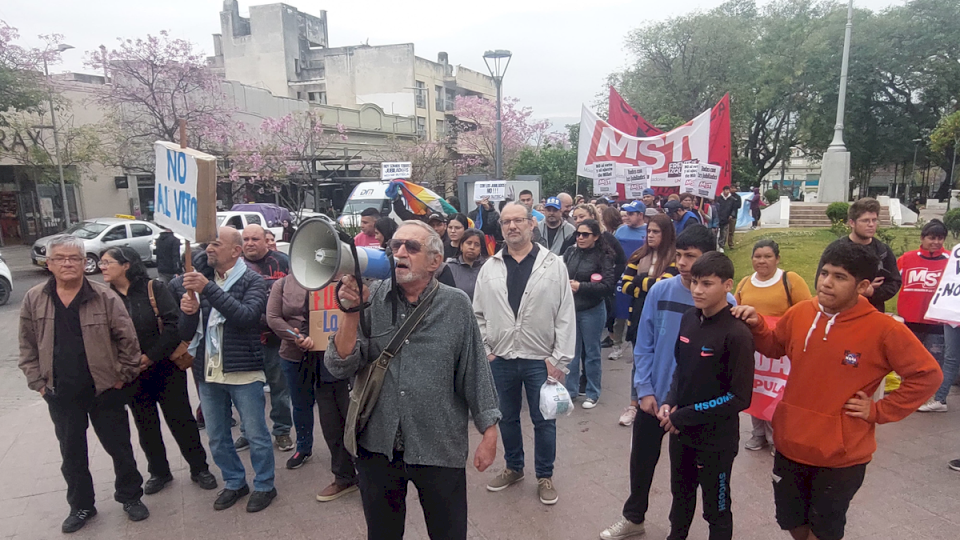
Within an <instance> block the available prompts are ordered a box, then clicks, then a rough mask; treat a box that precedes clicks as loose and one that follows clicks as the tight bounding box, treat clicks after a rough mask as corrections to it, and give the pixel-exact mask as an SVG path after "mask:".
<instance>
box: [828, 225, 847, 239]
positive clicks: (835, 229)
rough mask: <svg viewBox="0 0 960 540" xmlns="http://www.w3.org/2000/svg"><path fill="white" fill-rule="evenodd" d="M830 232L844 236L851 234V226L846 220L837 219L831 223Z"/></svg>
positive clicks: (840, 236) (838, 236) (837, 235)
mask: <svg viewBox="0 0 960 540" xmlns="http://www.w3.org/2000/svg"><path fill="white" fill-rule="evenodd" d="M830 232H831V233H832V234H833V235H834V236H836V237H837V238H843V237H844V236H847V235H849V234H850V227H849V226H848V225H847V223H846V222H845V221H835V222H834V223H833V225H830Z"/></svg>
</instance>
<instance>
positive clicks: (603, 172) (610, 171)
mask: <svg viewBox="0 0 960 540" xmlns="http://www.w3.org/2000/svg"><path fill="white" fill-rule="evenodd" d="M594 166H595V167H594V173H593V194H594V195H610V194H613V193H616V192H617V182H616V174H617V164H616V163H615V162H613V161H601V162H597V163H595V164H594Z"/></svg>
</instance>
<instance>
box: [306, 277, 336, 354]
mask: <svg viewBox="0 0 960 540" xmlns="http://www.w3.org/2000/svg"><path fill="white" fill-rule="evenodd" d="M308 294H309V295H310V337H311V338H312V339H313V348H312V349H310V350H311V351H325V350H327V343H328V342H329V341H330V336H331V335H332V334H333V333H335V332H336V331H337V328H339V326H340V321H342V320H343V312H342V311H340V308H339V307H338V306H337V286H336V284H333V285H327V286H326V287H324V288H323V289H320V290H319V291H309V292H308Z"/></svg>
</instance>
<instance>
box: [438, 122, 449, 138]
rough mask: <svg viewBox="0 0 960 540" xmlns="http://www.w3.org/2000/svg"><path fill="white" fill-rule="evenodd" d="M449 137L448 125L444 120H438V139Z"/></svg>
mask: <svg viewBox="0 0 960 540" xmlns="http://www.w3.org/2000/svg"><path fill="white" fill-rule="evenodd" d="M446 135H447V123H446V122H444V121H443V120H437V139H442V138H444V137H445V136H446Z"/></svg>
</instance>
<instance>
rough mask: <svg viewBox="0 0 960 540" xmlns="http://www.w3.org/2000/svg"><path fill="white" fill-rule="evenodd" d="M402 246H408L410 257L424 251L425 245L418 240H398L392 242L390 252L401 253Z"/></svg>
mask: <svg viewBox="0 0 960 540" xmlns="http://www.w3.org/2000/svg"><path fill="white" fill-rule="evenodd" d="M401 246H406V247H407V253H409V254H410V255H416V254H417V253H420V250H422V249H423V244H421V243H420V242H419V241H417V240H400V239H397V238H394V239H392V240H390V250H391V251H393V252H394V253H396V252H398V251H400V247H401Z"/></svg>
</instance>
